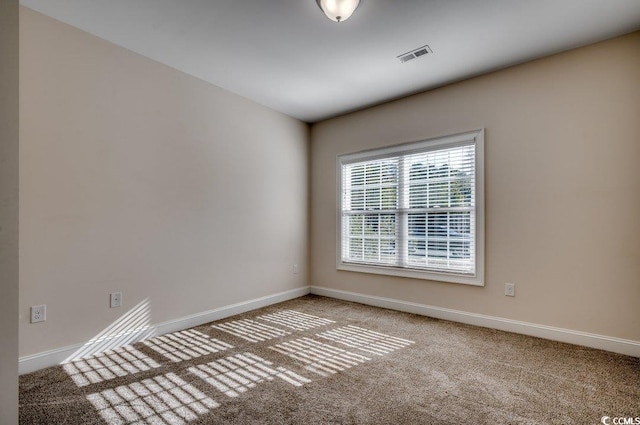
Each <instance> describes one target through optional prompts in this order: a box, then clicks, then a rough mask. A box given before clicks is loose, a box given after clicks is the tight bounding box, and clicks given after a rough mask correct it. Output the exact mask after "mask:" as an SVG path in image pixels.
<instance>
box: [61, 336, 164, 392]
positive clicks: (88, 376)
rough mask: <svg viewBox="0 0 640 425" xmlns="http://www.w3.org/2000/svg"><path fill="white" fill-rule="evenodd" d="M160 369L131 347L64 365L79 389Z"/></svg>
mask: <svg viewBox="0 0 640 425" xmlns="http://www.w3.org/2000/svg"><path fill="white" fill-rule="evenodd" d="M158 367H160V365H159V364H158V363H156V362H155V361H154V360H153V359H151V358H150V357H148V356H147V355H145V354H144V353H142V352H140V351H138V350H136V349H135V348H133V347H132V346H130V345H128V346H124V347H119V348H115V349H113V350H108V351H105V352H103V353H99V354H95V355H93V356H89V357H85V358H83V359H80V360H74V361H71V362H69V363H66V364H64V365H63V369H64V370H65V372H67V373H68V374H69V376H70V377H71V379H73V382H75V384H76V385H77V386H79V387H84V386H87V385H90V384H97V383H98V382H102V381H107V380H109V379H114V378H118V377H121V376H126V375H130V374H134V373H138V372H144V371H147V370H150V369H155V368H158Z"/></svg>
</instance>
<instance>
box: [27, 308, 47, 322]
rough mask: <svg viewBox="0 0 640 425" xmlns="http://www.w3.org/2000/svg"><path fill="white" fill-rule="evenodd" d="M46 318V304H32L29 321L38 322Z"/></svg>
mask: <svg viewBox="0 0 640 425" xmlns="http://www.w3.org/2000/svg"><path fill="white" fill-rule="evenodd" d="M45 320H47V306H46V305H45V304H43V305H34V306H32V307H31V323H39V322H44V321H45Z"/></svg>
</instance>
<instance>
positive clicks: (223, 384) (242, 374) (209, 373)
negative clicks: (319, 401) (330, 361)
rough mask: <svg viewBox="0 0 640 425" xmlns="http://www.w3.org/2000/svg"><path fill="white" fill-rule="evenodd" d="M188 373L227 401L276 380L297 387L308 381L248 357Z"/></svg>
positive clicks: (253, 356)
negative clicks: (215, 390) (216, 390)
mask: <svg viewBox="0 0 640 425" xmlns="http://www.w3.org/2000/svg"><path fill="white" fill-rule="evenodd" d="M189 372H191V373H193V374H194V375H196V376H198V377H199V378H201V379H202V380H204V381H205V382H206V383H208V384H210V385H211V386H213V387H214V388H216V389H218V390H219V391H221V392H223V393H224V394H226V395H227V396H229V397H237V396H239V395H240V394H241V393H244V392H246V391H248V390H249V389H250V388H253V387H255V386H256V384H258V383H260V382H265V381H273V379H274V378H280V379H282V380H283V381H285V382H288V383H289V384H291V385H294V386H296V387H300V386H302V385H304V384H306V383H309V382H311V380H309V379H307V378H305V377H304V376H300V375H298V374H296V373H294V372H292V371H290V370H288V369H285V368H284V367H275V368H273V363H271V362H269V361H267V360H265V359H263V358H261V357H258V356H256V355H254V354H251V353H244V354H236V355H235V356H230V357H227V358H224V359H219V360H216V361H214V362H211V363H207V364H202V365H198V366H194V367H190V368H189Z"/></svg>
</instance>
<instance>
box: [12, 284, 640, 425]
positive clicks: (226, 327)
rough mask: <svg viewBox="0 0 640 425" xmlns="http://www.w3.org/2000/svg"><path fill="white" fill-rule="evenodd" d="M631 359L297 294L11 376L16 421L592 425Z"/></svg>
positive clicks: (622, 404) (631, 399)
mask: <svg viewBox="0 0 640 425" xmlns="http://www.w3.org/2000/svg"><path fill="white" fill-rule="evenodd" d="M603 416H609V417H611V418H616V417H625V418H627V417H633V418H635V417H640V359H638V358H634V357H627V356H622V355H617V354H612V353H608V352H604V351H599V350H593V349H588V348H583V347H578V346H572V345H568V344H562V343H557V342H552V341H547V340H542V339H537V338H531V337H526V336H522V335H516V334H511V333H507V332H501V331H495V330H489V329H483V328H476V327H472V326H466V325H461V324H456V323H452V322H447V321H441V320H434V319H429V318H426V317H422V316H416V315H411V314H405V313H400V312H395V311H391V310H385V309H378V308H373V307H368V306H363V305H359V304H353V303H348V302H343V301H338V300H333V299H329V298H323V297H317V296H306V297H303V298H298V299H296V300H292V301H288V302H285V303H282V304H278V305H274V306H270V307H267V308H263V309H260V310H256V311H252V312H250V313H245V314H242V315H239V316H234V317H231V318H228V319H225V320H221V321H218V322H213V323H209V324H206V325H202V326H198V327H196V328H193V329H190V330H187V331H181V332H176V333H174V334H168V335H164V336H161V337H155V338H152V339H149V340H146V341H144V342H141V343H137V344H134V345H133V346H128V347H124V348H119V349H115V350H111V351H107V352H105V353H102V354H95V355H93V356H92V357H90V358H86V359H83V360H78V361H74V362H70V363H68V364H66V365H61V366H57V367H52V368H48V369H45V370H41V371H38V372H35V373H32V374H28V375H23V376H22V377H21V379H20V423H21V424H74V425H75V424H133V423H137V424H162V425H178V424H180V425H186V424H599V423H601V418H602V417H603Z"/></svg>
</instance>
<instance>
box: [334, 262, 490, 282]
mask: <svg viewBox="0 0 640 425" xmlns="http://www.w3.org/2000/svg"><path fill="white" fill-rule="evenodd" d="M337 270H343V271H349V272H359V273H373V274H382V275H387V276H395V277H408V278H412V279H422V280H433V281H436V282H450V283H460V284H463V285H472V286H484V281H483V279H482V276H478V275H475V276H474V275H467V274H455V273H441V272H435V271H429V270H424V271H423V270H416V269H404V268H399V267H388V266H375V265H368V264H355V263H343V262H339V263H338V265H337Z"/></svg>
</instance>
